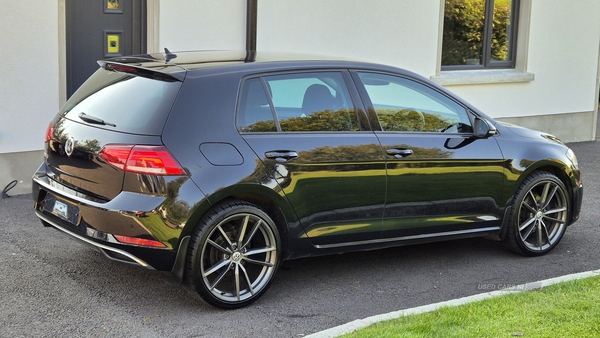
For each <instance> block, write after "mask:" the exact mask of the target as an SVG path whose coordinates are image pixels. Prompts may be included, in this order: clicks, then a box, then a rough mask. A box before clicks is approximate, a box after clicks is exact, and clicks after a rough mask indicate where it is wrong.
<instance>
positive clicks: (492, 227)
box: [33, 52, 583, 274]
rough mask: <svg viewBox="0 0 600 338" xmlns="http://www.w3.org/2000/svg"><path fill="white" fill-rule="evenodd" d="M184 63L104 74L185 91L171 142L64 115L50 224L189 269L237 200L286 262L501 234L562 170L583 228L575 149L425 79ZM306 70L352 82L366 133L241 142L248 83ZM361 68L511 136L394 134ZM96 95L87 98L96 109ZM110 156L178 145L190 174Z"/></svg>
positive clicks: (318, 65)
mask: <svg viewBox="0 0 600 338" xmlns="http://www.w3.org/2000/svg"><path fill="white" fill-rule="evenodd" d="M176 54H177V58H174V59H170V60H166V61H165V55H164V54H153V55H143V56H137V57H131V58H129V57H123V58H119V59H116V60H112V61H111V60H109V61H107V62H102V63H101V66H103V67H104V68H109V70H105V69H102V68H101V69H99V70H98V76H106V72H110V71H111V70H110V68H111V67H112V66H111V65H115V64H116V65H117V66H118V65H120V64H124V65H130V66H132V67H134V68H132V69H133V70H134V71H135V70H136V69H137V71H136V72H137V74H138V76H143V77H145V78H148V79H153V78H155V79H156V81H171V82H176V81H180V82H181V88H180V89H179V92H178V94H177V98H176V100H175V101H174V103H173V105H172V107H168V108H170V109H163V110H162V111H161V112H159V115H160V114H163V115H161V116H162V117H161V116H159V117H158V121H165V122H161V123H164V127H161V128H160V129H158V130H160V131H161V132H160V133H159V134H157V133H156V130H157V128H156V126H155V123H156V121H157V120H156V119H155V120H153V121H154V122H153V123H154V125H153V127H152V128H151V129H148V132H144V129H143V128H142V129H139V130H137V129H136V130H134V131H133V132H132V131H131V130H129V131H126V132H123V131H120V130H119V121H109V122H111V123H114V124H116V125H117V127H113V126H110V125H100V124H89V123H86V122H85V121H82V120H77V119H76V118H74V117H71V116H70V115H69V114H68V113H67V111H68V109H69V104H70V102H67V105H66V108H64V109H63V110H61V112H60V113H59V114H58V115H57V116H56V118H55V119H54V121H53V125H54V133H53V135H52V140H51V141H50V142H48V143H47V144H46V149H45V157H46V158H45V161H44V163H43V164H42V166H41V167H40V169H39V170H38V172H37V173H36V174H35V175H34V189H33V197H34V200H35V202H36V211H37V212H38V214H39V215H40V216H43V217H45V219H46V221H52V223H53V225H55V226H57V227H61V228H64V229H66V231H70V232H73V233H77V234H79V235H80V236H83V237H86V238H89V239H90V240H91V241H93V242H94V243H100V244H102V245H106V246H109V247H114V248H118V249H119V250H123V251H125V252H129V253H130V254H132V255H134V256H135V257H137V258H139V259H141V260H142V261H144V262H146V263H148V265H149V266H150V267H153V268H155V269H158V270H166V271H170V270H172V269H173V267H174V265H176V264H175V261H176V259H177V251H178V250H179V251H180V255H179V260H180V262H181V260H182V259H184V255H185V251H186V250H185V249H186V247H185V245H184V246H181V242H182V239H183V238H185V237H186V236H189V235H190V234H191V233H192V230H193V228H194V227H195V226H196V224H197V222H198V221H199V220H200V218H201V217H202V216H203V215H204V214H205V213H206V212H207V211H208V210H209V209H210V208H211V206H212V205H214V204H216V203H218V202H220V201H223V200H225V199H231V198H233V199H238V200H244V201H248V202H251V203H254V204H256V205H258V206H259V207H261V208H262V209H263V210H265V211H266V212H267V213H268V214H269V215H270V216H271V217H272V218H273V219H274V221H275V222H276V223H277V226H278V227H279V232H280V234H281V237H282V241H283V248H282V254H283V256H284V258H297V257H303V256H310V255H319V254H328V253H334V252H344V251H349V250H359V249H370V248H379V247H386V246H393V245H402V244H409V243H418V242H427V241H434V240H440V239H451V238H460V237H469V236H483V235H501V234H502V232H501V228H502V225H503V220H504V217H505V211H506V210H505V209H506V207H507V205H509V203H510V200H511V198H512V196H513V194H514V193H515V191H516V189H517V188H518V186H519V184H520V183H521V182H522V180H523V179H524V178H525V177H526V176H527V175H529V174H530V173H531V172H533V171H536V170H545V171H550V172H552V173H554V174H555V175H557V176H558V177H559V178H560V179H561V180H562V181H563V182H564V183H565V185H566V186H567V188H568V189H569V192H570V198H571V211H572V214H571V217H570V221H569V224H570V223H572V222H574V221H575V220H576V219H577V218H578V217H579V210H580V207H581V200H582V189H583V188H582V183H581V176H580V172H579V170H578V168H576V166H575V165H574V164H573V163H572V162H571V161H570V159H569V158H568V157H567V155H566V153H567V149H568V148H567V147H565V146H564V145H563V144H562V143H560V142H559V141H557V140H556V139H554V138H552V137H551V136H549V135H545V134H543V133H540V132H535V131H530V130H526V129H522V128H518V127H514V126H508V125H503V124H500V123H497V122H495V121H494V120H493V119H491V118H490V117H488V116H486V115H485V114H483V113H482V112H480V111H478V110H477V109H475V108H474V107H471V106H470V105H468V103H465V102H462V101H460V100H458V99H456V98H454V96H453V95H452V94H451V93H449V92H448V91H447V90H446V89H444V88H442V87H440V86H438V85H435V84H433V83H430V82H429V81H428V80H426V79H424V78H422V77H420V76H418V75H415V74H413V73H410V72H407V71H404V70H400V69H397V68H393V67H388V66H382V65H374V64H367V63H360V62H350V61H336V60H320V61H311V58H310V57H308V58H307V57H303V56H299V55H286V54H267V53H257V54H256V55H253V58H247V54H246V53H245V52H189V53H176ZM254 56H256V57H255V58H254ZM245 60H251V61H250V62H248V61H245ZM111 62H112V63H111ZM115 62H116V63H115ZM107 65H108V66H107ZM116 68H118V67H116ZM116 68H115V69H116ZM306 70H310V71H320V70H327V71H339V72H341V73H343V74H344V78H345V79H346V81H347V82H348V83H347V85H348V90H349V92H350V95H351V96H352V101H353V102H354V106H355V109H356V113H357V114H358V118H359V121H360V125H361V128H362V130H361V131H356V132H331V133H327V132H323V133H315V132H305V133H303V132H300V133H281V132H280V133H277V132H275V133H269V132H266V133H240V132H238V130H237V128H236V122H235V121H236V119H235V116H236V109H237V99H238V97H239V95H240V93H239V91H240V88H242V83H243V81H244V80H245V79H246V78H249V77H257V76H261V75H264V74H277V73H284V72H301V71H306ZM360 70H369V71H376V72H382V73H386V74H391V75H397V76H402V77H407V78H410V79H414V81H418V82H420V83H423V84H426V86H428V87H430V88H432V89H434V90H436V91H438V92H440V93H442V94H443V95H446V96H448V97H449V98H451V99H452V100H455V101H457V102H459V103H460V104H461V105H463V106H464V107H466V109H468V111H469V112H470V114H471V115H472V116H471V117H472V118H473V119H474V118H475V117H479V118H482V119H484V120H486V121H488V123H489V124H490V125H493V126H494V127H495V128H496V129H497V133H496V134H495V135H493V136H490V137H477V136H476V135H474V134H473V133H470V134H464V133H463V134H457V133H456V134H452V133H450V134H446V133H402V132H397V133H396V132H394V133H386V132H382V131H381V129H380V126H379V123H378V121H377V117H376V116H374V113H373V108H372V107H371V106H370V102H369V100H368V97H366V92H365V91H364V89H362V88H361V84H360V83H359V82H358V77H357V76H355V75H354V76H350V73H353V74H354V72H355V71H360ZM131 75H132V74H131V73H129V74H128V76H131ZM93 82H94V81H90V83H93ZM90 86H91V85H88V86H87V87H90ZM83 87H86V85H84V86H83ZM83 87H82V88H83ZM86 90H87V91H90V89H89V88H87V89H86V88H83V89H81V90H80V92H78V93H76V94H75V95H74V97H79V99H81V97H82V96H83V97H85V95H86V93H85V91H86ZM131 99H132V100H135V98H134V97H132V98H131ZM126 113H127V112H123V114H126ZM65 114H66V115H67V116H66V117H64V116H63V115H65ZM73 115H76V114H73ZM365 129H366V130H365ZM369 129H371V130H369ZM70 138H73V139H74V140H76V142H75V149H74V152H73V154H72V155H71V156H68V155H66V153H65V143H66V141H67V140H68V139H70ZM107 144H143V145H165V146H166V147H167V148H168V149H169V151H170V152H171V153H172V155H173V156H174V157H175V158H176V160H177V161H178V162H179V163H180V165H181V166H182V167H183V168H184V169H185V171H186V173H187V175H185V176H153V175H142V174H135V173H124V172H122V171H120V170H117V169H115V168H112V167H110V166H108V165H107V164H106V163H104V162H103V161H102V160H101V159H100V158H99V157H98V152H99V151H100V149H102V147H104V146H105V145H107ZM407 150H410V152H409V153H406V154H408V155H407V156H404V155H405V153H404V152H405V151H407ZM324 152H326V153H327V152H328V154H330V156H329V157H327V156H323V153H324ZM400 153H401V155H399V154H400ZM290 154H293V155H294V156H291V157H287V156H288V155H290ZM50 195H52V196H54V197H52V198H49V196H50ZM55 199H58V200H60V201H63V202H64V203H66V204H68V205H69V206H70V207H69V208H76V209H74V210H76V212H78V214H77V215H78V217H79V220H78V223H77V224H70V223H69V221H66V220H64V219H63V218H61V217H59V216H57V215H56V213H55V214H52V213H51V212H49V210H50V211H51V210H52V206H48V205H47V203H55V202H54V200H55ZM69 210H71V209H69ZM46 221H45V222H46ZM71 222H72V221H71ZM91 234H95V235H94V236H92V235H91ZM102 234H114V235H125V236H131V237H139V238H145V239H152V240H156V241H159V242H161V243H163V244H164V245H165V248H160V249H153V248H142V247H138V246H134V245H124V244H117V243H112V242H110V241H107V238H106V237H103V236H102ZM186 243H187V242H186ZM109 251H110V250H109ZM105 252H106V251H105ZM107 255H108V256H110V257H111V258H113V259H118V260H124V261H130V259H128V258H125V257H122V256H119V255H111V254H107ZM178 266H180V267H181V264H179V265H178ZM173 271H174V272H175V273H179V274H180V273H181V272H180V271H177V268H175V269H173Z"/></svg>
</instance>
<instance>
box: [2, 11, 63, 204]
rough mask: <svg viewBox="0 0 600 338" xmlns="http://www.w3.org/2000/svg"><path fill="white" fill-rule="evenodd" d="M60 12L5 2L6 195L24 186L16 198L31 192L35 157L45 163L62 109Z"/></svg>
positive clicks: (4, 165)
mask: <svg viewBox="0 0 600 338" xmlns="http://www.w3.org/2000/svg"><path fill="white" fill-rule="evenodd" d="M58 8H59V6H58V4H57V1H56V0H39V1H36V2H35V5H33V3H31V2H29V1H2V13H4V14H5V15H3V19H2V20H0V31H1V32H2V48H0V77H1V79H2V81H0V121H1V122H0V168H1V170H0V190H1V189H3V188H4V187H5V186H6V185H7V184H8V183H9V182H10V181H12V180H14V179H16V180H18V181H23V184H19V185H17V187H15V188H14V190H12V191H10V193H11V194H14V193H27V192H30V191H31V190H30V186H31V185H30V179H31V176H32V175H33V172H34V171H35V170H36V169H37V166H36V165H33V164H31V163H32V162H33V161H31V160H30V157H31V154H32V152H33V153H36V152H37V153H38V155H39V162H38V164H39V163H41V161H42V157H41V152H40V150H41V149H42V148H43V143H44V134H45V131H46V128H47V127H48V123H49V122H50V120H51V119H52V118H53V117H54V115H55V114H56V112H57V111H58V109H59V89H58V86H59V85H58V83H59V82H58V81H59V62H58V48H59V46H58V45H59V42H58V41H59V37H58V17H59V14H58ZM9 13H10V15H9ZM9 18H12V19H9ZM19 154H23V156H24V157H23V158H20V157H19V156H18V155H19Z"/></svg>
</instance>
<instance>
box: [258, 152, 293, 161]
mask: <svg viewBox="0 0 600 338" xmlns="http://www.w3.org/2000/svg"><path fill="white" fill-rule="evenodd" d="M265 157H266V158H268V159H272V160H275V161H277V162H288V161H291V160H293V159H295V158H297V157H298V153H297V152H295V151H288V150H273V151H267V152H266V153H265Z"/></svg>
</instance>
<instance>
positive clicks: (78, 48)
mask: <svg viewBox="0 0 600 338" xmlns="http://www.w3.org/2000/svg"><path fill="white" fill-rule="evenodd" d="M66 35H67V97H70V96H71V95H72V94H73V93H74V92H75V91H76V90H77V88H79V86H81V84H82V83H83V82H84V81H85V80H86V79H87V78H88V77H89V76H90V75H92V73H93V72H95V71H96V70H97V69H98V63H96V61H98V60H102V59H106V58H110V57H117V56H123V55H132V54H141V53H145V52H146V45H145V41H146V1H145V0H85V1H82V0H66Z"/></svg>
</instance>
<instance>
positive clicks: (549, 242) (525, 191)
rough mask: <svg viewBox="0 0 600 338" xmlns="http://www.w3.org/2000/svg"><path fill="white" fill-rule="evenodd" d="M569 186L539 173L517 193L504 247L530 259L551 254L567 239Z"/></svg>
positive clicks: (546, 173) (525, 182)
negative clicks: (562, 239)
mask: <svg viewBox="0 0 600 338" xmlns="http://www.w3.org/2000/svg"><path fill="white" fill-rule="evenodd" d="M569 209H570V205H569V199H568V194H567V190H566V188H565V185H564V184H563V183H562V181H561V180H559V179H558V178H557V177H556V176H554V175H553V174H550V173H548V172H536V173H533V174H532V175H531V176H529V177H527V178H526V179H525V180H524V181H523V183H522V184H521V186H520V188H519V189H518V190H517V192H516V194H515V196H514V198H513V204H512V211H511V215H510V217H511V218H510V221H509V225H508V229H507V233H506V237H505V238H504V239H503V240H502V244H503V245H504V246H505V247H506V248H508V249H509V250H511V251H514V252H517V253H520V254H524V255H527V256H541V255H544V254H546V253H548V252H550V251H551V250H552V249H554V247H556V245H557V244H558V242H560V240H561V238H562V237H563V235H564V233H565V230H566V227H567V220H568V215H569Z"/></svg>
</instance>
